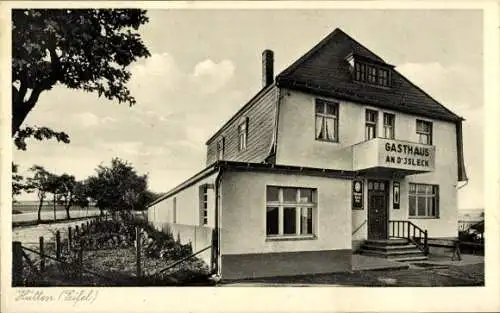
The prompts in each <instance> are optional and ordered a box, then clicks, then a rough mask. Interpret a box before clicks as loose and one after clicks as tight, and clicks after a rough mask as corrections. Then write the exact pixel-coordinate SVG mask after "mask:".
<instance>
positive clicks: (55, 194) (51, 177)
mask: <svg viewBox="0 0 500 313" xmlns="http://www.w3.org/2000/svg"><path fill="white" fill-rule="evenodd" d="M59 186H60V176H58V175H57V174H53V173H50V172H49V173H48V177H47V182H46V184H45V189H46V191H47V192H49V193H51V194H52V208H53V210H54V221H55V220H56V219H57V202H58V201H59V198H60V195H59V189H60V188H59Z"/></svg>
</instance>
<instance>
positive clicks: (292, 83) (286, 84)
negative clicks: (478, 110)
mask: <svg viewBox="0 0 500 313" xmlns="http://www.w3.org/2000/svg"><path fill="white" fill-rule="evenodd" d="M277 84H278V87H281V88H289V89H292V90H298V91H304V92H309V93H315V94H317V95H321V96H330V97H334V98H338V99H339V100H348V101H355V102H363V103H366V104H370V105H373V106H377V107H381V108H385V109H391V110H396V111H400V112H403V113H411V114H418V115H422V116H426V117H429V118H435V119H438V120H445V121H451V122H456V121H459V120H463V119H462V118H460V117H459V116H458V115H456V114H454V113H453V112H451V111H449V110H448V109H447V111H449V112H451V113H450V115H449V116H448V117H446V116H441V117H435V116H431V115H426V114H422V112H417V111H416V110H415V111H413V110H408V109H399V110H398V109H395V108H394V107H393V106H387V105H385V104H384V103H381V102H380V101H377V100H375V99H372V98H370V97H365V96H362V95H359V94H355V93H353V92H347V91H346V92H344V91H340V90H332V89H331V88H328V89H325V88H321V86H319V85H315V86H310V85H308V84H307V83H304V82H300V81H296V80H291V79H283V78H280V79H279V80H277ZM433 100H434V99H433ZM434 101H435V100H434ZM438 103H439V102H438Z"/></svg>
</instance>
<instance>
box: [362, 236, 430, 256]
mask: <svg viewBox="0 0 500 313" xmlns="http://www.w3.org/2000/svg"><path fill="white" fill-rule="evenodd" d="M359 253H360V254H363V255H368V256H374V257H380V258H384V259H390V260H393V261H399V262H415V261H425V260H427V259H428V258H427V256H426V255H425V254H424V253H423V252H422V251H421V250H420V249H419V248H418V247H417V246H416V245H415V244H413V243H411V242H410V241H409V240H407V239H388V240H366V241H365V242H364V244H363V245H362V246H361V249H360V250H359Z"/></svg>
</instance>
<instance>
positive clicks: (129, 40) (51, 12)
mask: <svg viewBox="0 0 500 313" xmlns="http://www.w3.org/2000/svg"><path fill="white" fill-rule="evenodd" d="M147 22H148V17H147V16H146V11H144V10H138V9H16V10H13V11H12V136H13V137H15V144H16V146H17V147H19V148H21V149H22V148H23V147H24V148H25V146H26V145H25V139H26V138H29V137H32V136H33V137H35V138H36V139H39V140H41V139H49V138H56V139H57V140H58V141H62V142H66V143H67V142H69V138H68V135H67V134H66V133H64V132H59V131H54V130H52V129H49V128H47V127H38V126H32V127H27V128H24V129H21V125H22V123H23V121H24V120H25V119H26V117H27V116H28V114H29V113H30V111H31V110H32V109H33V108H34V107H35V105H36V103H37V101H38V99H39V97H40V94H41V93H42V92H44V91H48V90H51V89H52V87H53V86H54V85H56V84H61V85H64V86H66V87H68V88H71V89H80V90H84V91H87V92H97V94H98V95H99V96H104V97H106V98H107V99H110V100H118V102H120V103H121V102H125V103H128V104H129V105H133V104H135V102H136V101H135V99H134V97H133V96H132V95H131V94H130V91H129V89H128V88H127V86H126V83H127V82H128V81H129V79H130V75H131V74H130V72H129V71H128V70H127V69H126V68H127V66H128V65H130V64H131V63H132V62H135V61H136V60H137V59H138V58H141V57H148V56H150V53H149V51H148V49H147V48H146V46H145V45H144V43H143V41H142V39H141V37H140V35H139V33H138V29H139V27H140V26H141V25H143V24H145V23H147Z"/></svg>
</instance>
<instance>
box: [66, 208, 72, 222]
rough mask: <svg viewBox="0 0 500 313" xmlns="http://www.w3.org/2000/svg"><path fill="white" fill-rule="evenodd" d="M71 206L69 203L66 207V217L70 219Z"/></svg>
mask: <svg viewBox="0 0 500 313" xmlns="http://www.w3.org/2000/svg"><path fill="white" fill-rule="evenodd" d="M70 207H71V204H68V205H67V206H66V207H65V209H66V219H68V220H69V219H70V217H69V208H70Z"/></svg>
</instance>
